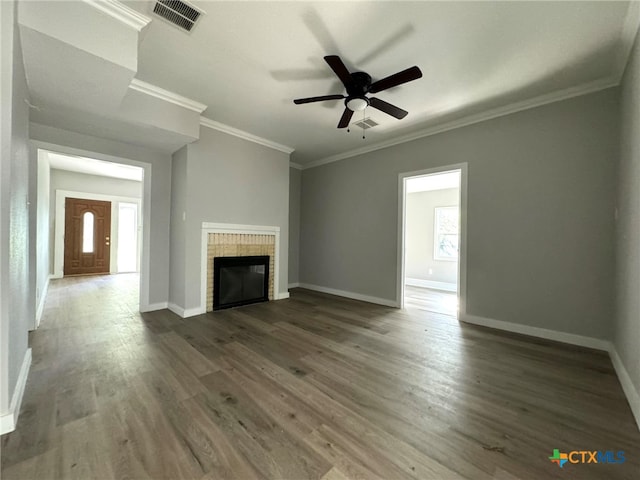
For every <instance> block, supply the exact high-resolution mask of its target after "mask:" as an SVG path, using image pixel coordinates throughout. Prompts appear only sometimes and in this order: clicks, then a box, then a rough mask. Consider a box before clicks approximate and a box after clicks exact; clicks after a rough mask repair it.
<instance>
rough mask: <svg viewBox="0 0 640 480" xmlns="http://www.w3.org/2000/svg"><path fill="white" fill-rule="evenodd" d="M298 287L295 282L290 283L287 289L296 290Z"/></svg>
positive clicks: (297, 283) (298, 284)
mask: <svg viewBox="0 0 640 480" xmlns="http://www.w3.org/2000/svg"><path fill="white" fill-rule="evenodd" d="M299 286H300V283H299V282H296V283H290V284H289V285H288V287H289V288H298V287H299Z"/></svg>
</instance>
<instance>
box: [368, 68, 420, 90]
mask: <svg viewBox="0 0 640 480" xmlns="http://www.w3.org/2000/svg"><path fill="white" fill-rule="evenodd" d="M421 77H422V72H421V71H420V69H419V68H418V67H411V68H407V69H406V70H403V71H401V72H398V73H394V74H393V75H389V76H388V77H386V78H383V79H382V80H378V81H377V82H373V83H372V84H371V87H369V92H370V93H378V92H381V91H383V90H386V89H387V88H391V87H397V86H398V85H402V84H403V83H407V82H411V81H412V80H417V79H418V78H421Z"/></svg>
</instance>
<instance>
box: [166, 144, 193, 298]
mask: <svg viewBox="0 0 640 480" xmlns="http://www.w3.org/2000/svg"><path fill="white" fill-rule="evenodd" d="M187 154H188V152H187V147H186V146H185V147H182V148H181V149H180V150H178V151H177V152H175V153H174V154H173V158H172V160H171V259H170V267H169V302H170V303H173V304H175V305H181V306H182V305H185V291H186V282H185V269H186V264H185V255H186V248H187V247H186V243H185V241H186V222H185V221H184V220H183V213H184V215H186V211H187V191H188V190H187Z"/></svg>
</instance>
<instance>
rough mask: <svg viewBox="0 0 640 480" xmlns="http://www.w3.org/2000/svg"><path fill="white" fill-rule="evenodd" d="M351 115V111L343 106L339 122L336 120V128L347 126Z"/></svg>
mask: <svg viewBox="0 0 640 480" xmlns="http://www.w3.org/2000/svg"><path fill="white" fill-rule="evenodd" d="M352 116H353V112H352V111H351V110H349V109H348V108H345V109H344V113H343V114H342V117H341V118H340V122H338V128H347V127H348V126H349V122H350V121H351V117H352Z"/></svg>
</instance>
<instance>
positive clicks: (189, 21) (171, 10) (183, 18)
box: [153, 0, 204, 32]
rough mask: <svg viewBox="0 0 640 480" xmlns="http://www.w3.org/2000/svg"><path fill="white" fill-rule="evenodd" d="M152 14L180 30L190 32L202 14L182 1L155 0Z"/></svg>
mask: <svg viewBox="0 0 640 480" xmlns="http://www.w3.org/2000/svg"><path fill="white" fill-rule="evenodd" d="M153 13H155V14H156V15H157V16H159V17H161V18H163V19H164V20H166V21H167V22H169V23H172V24H173V25H175V26H176V27H178V28H180V29H181V30H185V31H187V32H191V30H193V27H195V25H196V23H197V22H198V19H199V18H200V17H201V16H202V15H203V14H204V12H203V11H202V10H200V9H199V8H197V7H195V6H193V5H190V4H189V3H187V2H183V1H182V0H157V2H156V3H155V5H154V6H153Z"/></svg>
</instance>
